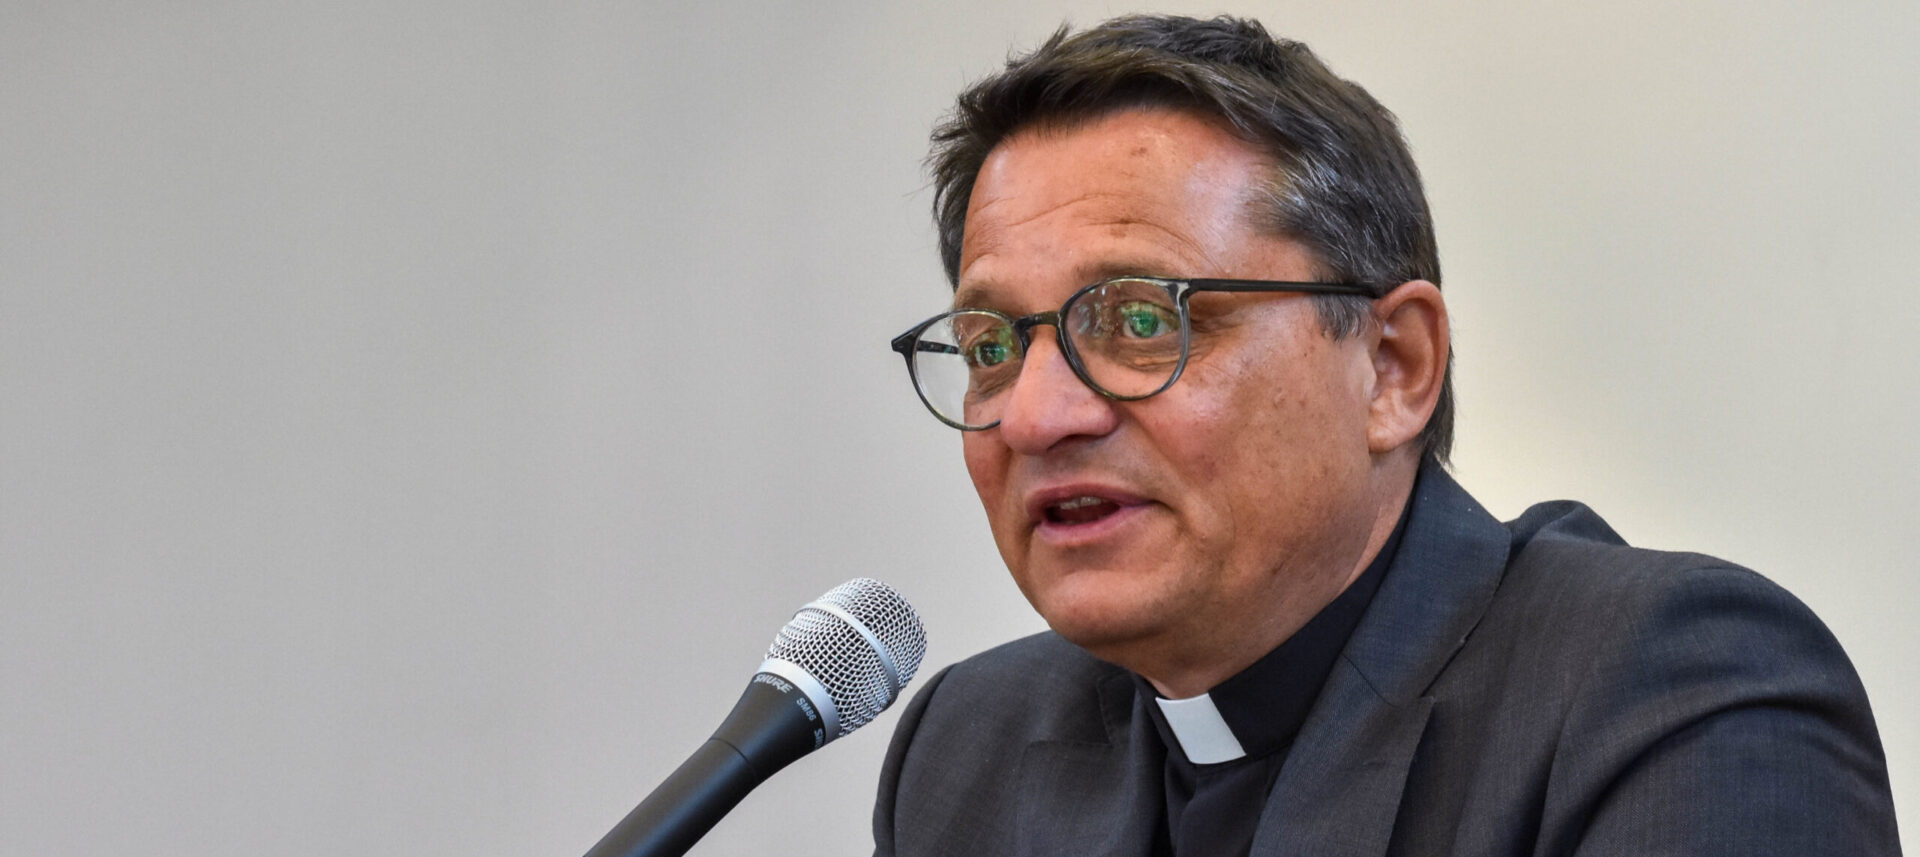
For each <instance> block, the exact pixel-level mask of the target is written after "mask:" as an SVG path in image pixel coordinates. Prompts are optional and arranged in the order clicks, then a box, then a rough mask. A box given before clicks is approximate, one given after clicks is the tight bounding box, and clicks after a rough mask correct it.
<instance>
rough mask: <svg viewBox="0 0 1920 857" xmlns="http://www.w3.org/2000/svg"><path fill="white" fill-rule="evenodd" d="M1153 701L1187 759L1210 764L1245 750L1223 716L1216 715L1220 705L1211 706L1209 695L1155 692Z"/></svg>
mask: <svg viewBox="0 0 1920 857" xmlns="http://www.w3.org/2000/svg"><path fill="white" fill-rule="evenodd" d="M1153 701H1154V702H1157V703H1159V704H1160V713H1161V714H1164V715H1166V717H1167V726H1168V727H1169V728H1171V729H1172V730H1173V737H1174V738H1175V739H1177V740H1178V741H1179V742H1180V751H1181V752H1182V753H1185V754H1186V756H1187V761H1189V762H1192V763H1194V764H1196V765H1212V764H1216V763H1219V762H1231V761H1233V760H1235V759H1238V758H1240V757H1242V756H1245V755H1246V754H1247V751H1246V750H1244V749H1241V747H1240V739H1238V738H1235V737H1233V730H1232V729H1231V728H1229V727H1228V726H1227V721H1226V718H1224V717H1221V716H1220V709H1218V708H1215V707H1214V705H1213V697H1212V696H1209V695H1207V694H1204V693H1203V694H1200V695H1199V696H1195V697H1189V698H1187V699H1161V698H1160V697H1157V696H1156V697H1154V699H1153Z"/></svg>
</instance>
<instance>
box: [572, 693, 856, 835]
mask: <svg viewBox="0 0 1920 857" xmlns="http://www.w3.org/2000/svg"><path fill="white" fill-rule="evenodd" d="M826 739H827V736H826V735H825V734H824V733H823V732H822V731H821V722H820V718H819V715H818V714H817V713H816V712H815V709H814V707H813V705H812V703H811V702H808V701H806V696H805V694H804V693H802V692H801V691H800V690H799V689H798V688H795V687H794V686H793V685H791V684H790V683H788V682H787V681H786V680H785V679H782V678H780V677H778V676H774V675H770V674H768V673H760V674H759V675H755V676H754V677H753V681H752V682H751V683H749V684H748V685H747V689H746V692H744V693H742V694H740V701H739V702H738V703H735V704H734V706H733V712H732V713H730V714H728V715H727V719H726V721H725V722H723V723H721V724H720V728H719V729H718V730H715V732H714V733H713V737H711V738H708V739H707V743H705V744H702V745H700V749H698V750H695V751H693V755H691V756H689V757H687V760H686V761H685V762H681V763H680V767H678V768H676V769H674V772H673V773H672V774H669V775H667V778H666V780H664V781H662V782H661V783H660V785H659V786H658V787H656V788H655V789H654V790H653V793H652V794H649V795H647V799H646V800H643V801H641V802H640V805H639V806H636V807H634V808H633V811H632V812H629V813H627V817H626V818H623V819H621V820H620V823H619V824H616V825H614V827H613V829H612V830H609V831H607V835H606V836H604V837H601V839H600V842H599V844H597V845H595V846H593V849H592V850H590V851H588V852H587V854H586V857H681V855H683V854H686V853H687V850H688V849H690V848H692V847H693V844H694V843H695V842H699V841H700V837H702V836H705V835H707V831H709V830H712V829H713V826H714V825H716V824H719V823H720V819H722V818H724V817H726V814H727V813H728V812H731V811H732V810H733V808H734V807H735V806H738V805H739V804H740V801H741V800H742V799H744V798H745V797H746V796H747V793H748V792H751V791H753V789H754V787H755V786H758V785H760V784H761V783H762V782H765V781H766V779H767V778H768V777H770V776H773V774H774V772H776V771H778V770H780V769H781V768H784V767H786V766H787V765H789V764H792V763H793V761H794V760H795V759H798V758H800V757H801V756H804V755H806V754H808V753H810V752H812V751H813V750H814V748H816V747H819V746H820V745H822V744H825V743H826Z"/></svg>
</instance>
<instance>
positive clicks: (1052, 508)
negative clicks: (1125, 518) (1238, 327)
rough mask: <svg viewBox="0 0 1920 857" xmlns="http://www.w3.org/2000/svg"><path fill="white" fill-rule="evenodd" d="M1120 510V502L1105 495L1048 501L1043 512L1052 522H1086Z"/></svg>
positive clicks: (1048, 521)
mask: <svg viewBox="0 0 1920 857" xmlns="http://www.w3.org/2000/svg"><path fill="white" fill-rule="evenodd" d="M1118 511H1120V504H1119V503H1116V502H1114V501H1112V500H1109V499H1107V498H1105V497H1093V496H1082V497H1071V498H1068V499H1066V500H1061V501H1060V502H1058V503H1048V504H1047V505H1046V507H1045V508H1044V509H1042V510H1041V514H1042V515H1044V516H1045V517H1046V519H1047V523H1050V524H1084V523H1087V522H1089V521H1098V520H1100V519H1101V518H1104V517H1106V516H1108V515H1111V514H1113V513H1115V512H1118Z"/></svg>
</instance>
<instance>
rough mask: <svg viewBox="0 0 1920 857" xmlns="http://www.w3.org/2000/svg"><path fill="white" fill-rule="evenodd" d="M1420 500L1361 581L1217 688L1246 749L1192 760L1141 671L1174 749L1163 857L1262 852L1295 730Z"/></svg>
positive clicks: (1157, 723)
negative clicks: (1261, 833)
mask: <svg viewBox="0 0 1920 857" xmlns="http://www.w3.org/2000/svg"><path fill="white" fill-rule="evenodd" d="M1412 505H1413V504H1412V502H1411V499H1409V502H1408V504H1407V506H1406V508H1403V509H1402V510H1401V512H1400V522H1399V523H1398V524H1396V525H1395V526H1394V528H1393V534H1392V535H1390V536H1388V537H1387V542H1386V544H1384V545H1382V546H1381V547H1380V553H1379V554H1378V555H1377V556H1375V557H1374V559H1373V562H1372V563H1370V564H1368V566H1367V570H1366V571H1363V572H1361V573H1360V576H1359V577H1358V578H1355V579H1354V581H1353V585H1351V586H1348V587H1347V589H1346V591H1344V592H1342V593H1340V595H1339V596H1338V597H1336V598H1335V599H1333V601H1332V602H1331V603H1329V604H1328V605H1327V606H1326V607H1324V608H1321V610H1320V612H1319V613H1317V614H1315V615H1314V617H1313V618H1312V619H1310V620H1308V621H1307V624H1306V625H1305V626H1303V627H1301V629H1300V630H1299V631H1297V632H1295V633H1294V635H1293V636H1292V637H1289V638H1287V641H1286V642H1284V643H1281V644H1280V647H1279V648H1276V649H1274V650H1273V651H1271V652H1268V653H1267V654H1266V656H1265V657H1262V658H1261V659H1260V660H1258V661H1255V662H1254V663H1253V665H1252V666H1249V667H1247V668H1246V669H1245V670H1242V671H1241V672H1240V673H1239V674H1238V675H1235V676H1234V677H1232V678H1230V679H1227V680H1226V681H1224V682H1221V683H1220V684H1219V685H1218V686H1216V687H1214V688H1213V690H1211V691H1209V692H1208V694H1207V695H1208V696H1209V697H1210V698H1211V699H1212V703H1213V707H1214V708H1215V709H1217V710H1218V712H1219V719H1220V720H1221V721H1224V722H1225V725H1226V727H1227V729H1228V730H1230V731H1231V732H1232V739H1233V740H1232V741H1228V742H1227V745H1228V746H1231V744H1232V743H1233V741H1237V742H1238V744H1239V749H1240V750H1242V751H1243V752H1244V754H1245V755H1242V756H1240V757H1239V758H1236V759H1231V760H1229V761H1220V762H1214V763H1211V764H1196V763H1194V762H1193V761H1191V760H1190V759H1189V756H1188V754H1187V753H1186V752H1185V751H1183V749H1182V748H1181V744H1180V739H1179V738H1178V737H1177V736H1178V734H1179V733H1177V732H1175V730H1174V727H1173V726H1172V725H1170V724H1169V722H1168V717H1167V714H1166V713H1165V712H1163V711H1162V710H1161V706H1160V704H1159V703H1158V702H1157V701H1154V700H1156V698H1157V696H1158V694H1157V693H1155V691H1154V689H1153V686H1152V685H1151V684H1148V683H1147V680H1146V679H1144V678H1140V677H1139V676H1135V677H1134V681H1135V683H1136V684H1137V686H1138V688H1139V692H1140V693H1141V694H1143V695H1145V697H1146V698H1147V699H1148V700H1150V704H1148V705H1147V706H1146V709H1147V714H1148V716H1149V717H1151V718H1152V719H1153V725H1154V728H1155V730H1156V731H1157V732H1158V733H1159V735H1160V741H1161V743H1162V744H1164V745H1165V746H1166V749H1167V762H1166V774H1165V789H1166V818H1165V819H1164V820H1163V823H1162V824H1161V825H1160V833H1159V835H1158V836H1156V837H1155V839H1156V844H1155V846H1154V854H1155V855H1156V857H1245V855H1247V854H1248V853H1249V852H1250V851H1251V850H1252V848H1253V834H1254V831H1255V830H1256V829H1258V827H1259V824H1260V812H1261V810H1262V808H1264V807H1265V805H1266V802H1267V794H1268V793H1269V792H1271V791H1272V790H1273V783H1274V779H1275V778H1276V777H1278V776H1279V774H1280V766H1281V765H1282V764H1284V763H1285V762H1286V759H1287V750H1288V749H1289V748H1291V747H1292V746H1293V737H1294V735H1296V734H1298V733H1299V732H1300V726H1301V724H1302V723H1304V722H1305V721H1306V719H1307V712H1308V711H1309V710H1310V709H1312V707H1313V702H1314V700H1315V699H1316V698H1318V697H1319V696H1320V688H1321V686H1323V685H1325V684H1326V682H1327V675H1328V674H1329V673H1331V672H1333V665H1334V663H1335V662H1336V661H1337V660H1339V657H1340V650H1341V649H1343V648H1345V647H1346V645H1347V638H1349V637H1351V636H1353V629H1354V627H1355V626H1357V625H1359V624H1360V617H1361V616H1362V615H1364V614H1365V613H1366V612H1367V605H1368V604H1369V603H1371V602H1372V601H1373V593H1374V592H1375V591H1376V590H1378V589H1379V588H1380V580H1381V578H1383V577H1385V576H1386V571H1387V565H1388V564H1390V563H1391V562H1392V560H1393V554H1394V552H1395V551H1396V550H1397V549H1398V548H1399V546H1400V534H1401V532H1402V531H1404V530H1405V529H1406V525H1407V512H1406V509H1409V508H1412ZM1210 749H1214V750H1215V751H1216V752H1217V749H1218V748H1217V747H1214V748H1210ZM1229 752H1230V751H1229ZM1203 758H1205V757H1204V756H1203Z"/></svg>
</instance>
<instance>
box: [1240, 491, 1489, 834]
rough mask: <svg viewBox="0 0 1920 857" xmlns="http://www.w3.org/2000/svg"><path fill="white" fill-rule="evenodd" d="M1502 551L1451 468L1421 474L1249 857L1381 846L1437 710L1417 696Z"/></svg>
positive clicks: (1478, 611) (1458, 634)
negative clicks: (1393, 548) (1389, 559)
mask: <svg viewBox="0 0 1920 857" xmlns="http://www.w3.org/2000/svg"><path fill="white" fill-rule="evenodd" d="M1507 548H1508V534H1507V531H1506V529H1505V528H1504V527H1503V526H1501V524H1500V522H1499V521H1497V520H1495V519H1494V518H1493V516H1491V515H1489V514H1487V512H1486V511H1485V510H1484V509H1481V508H1480V506H1479V504H1478V503H1476V502H1474V500H1473V498H1472V497H1470V496H1468V495H1467V493H1466V491H1465V490H1464V489H1462V488H1461V487H1460V486H1459V484H1458V483H1456V482H1454V481H1453V479H1452V477H1450V476H1448V475H1447V474H1446V473H1445V472H1444V471H1442V470H1440V469H1439V468H1438V467H1432V466H1429V467H1427V468H1424V469H1423V470H1422V471H1421V474H1420V481H1419V487H1418V489H1417V490H1416V491H1415V495H1414V500H1413V511H1412V512H1411V513H1410V516H1409V517H1408V519H1407V531H1406V532H1405V533H1404V534H1403V535H1402V536H1401V543H1400V547H1399V550H1398V552H1397V553H1396V554H1395V556H1394V559H1393V564H1392V565H1391V566H1389V567H1388V570H1387V577H1386V579H1385V580H1383V581H1381V584H1380V590H1379V591H1378V592H1377V593H1375V594H1374V597H1373V603H1372V604H1371V605H1369V606H1368V608H1367V615H1366V616H1365V617H1364V618H1362V619H1361V620H1360V625H1359V627H1357V628H1355V629H1354V633H1353V638H1352V639H1350V640H1349V641H1348V642H1347V647H1346V649H1345V650H1343V651H1342V653H1341V660H1340V662H1339V663H1338V664H1336V665H1335V667H1334V671H1333V673H1332V675H1330V676H1328V678H1327V684H1326V687H1324V688H1323V689H1322V690H1321V691H1320V698H1319V700H1318V701H1317V702H1315V703H1314V707H1313V711H1312V713H1310V714H1309V715H1308V716H1307V722H1306V723H1305V724H1304V725H1303V726H1302V727H1301V730H1300V734H1299V735H1298V736H1297V737H1296V738H1295V739H1294V743H1293V749H1292V750H1291V751H1289V753H1288V755H1287V761H1286V764H1285V765H1284V767H1282V768H1281V771H1280V776H1279V779H1278V780H1277V781H1276V782H1275V783H1274V787H1273V792H1272V794H1271V795H1270V796H1269V798H1268V801H1267V808H1266V811H1265V812H1264V813H1263V814H1262V816H1261V821H1260V829H1259V831H1258V833H1256V834H1255V836H1254V841H1253V854H1254V855H1255V857H1282V855H1301V857H1306V855H1312V856H1313V857H1377V855H1381V854H1384V853H1386V851H1387V847H1388V845H1389V843H1390V842H1391V841H1392V836H1393V823H1394V819H1395V817H1396V816H1397V815H1398V812H1399V807H1400V797H1401V791H1402V789H1403V788H1404V787H1405V785H1406V780H1407V774H1408V770H1409V768H1410V767H1411V766H1412V763H1413V758H1414V754H1415V752H1416V751H1417V750H1418V749H1419V746H1420V737H1421V735H1422V734H1423V733H1424V732H1425V729H1426V725H1427V719H1428V717H1429V715H1430V714H1431V713H1432V709H1433V700H1432V699H1431V698H1427V697H1424V696H1423V694H1425V692H1426V689H1427V688H1428V687H1430V686H1431V685H1432V684H1433V681H1434V679H1435V678H1437V677H1438V676H1439V674H1440V671H1441V670H1442V669H1443V668H1445V666H1446V664H1447V661H1448V660H1449V659H1451V658H1452V657H1453V655H1454V653H1455V652H1457V651H1459V649H1460V646H1461V644H1463V643H1464V642H1466V638H1467V635H1468V634H1469V633H1471V632H1472V630H1473V627H1474V626H1475V625H1476V624H1477V623H1478V622H1479V621H1480V617H1481V615H1482V614H1484V613H1485V612H1486V609H1487V604H1488V602H1489V601H1491V599H1492V597H1493V592H1494V589H1495V588H1496V587H1497V586H1498V585H1499V582H1500V576H1501V574H1502V573H1503V572H1504V571H1505V568H1506V560H1507Z"/></svg>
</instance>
